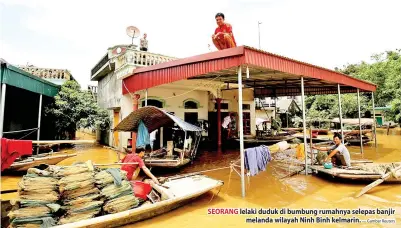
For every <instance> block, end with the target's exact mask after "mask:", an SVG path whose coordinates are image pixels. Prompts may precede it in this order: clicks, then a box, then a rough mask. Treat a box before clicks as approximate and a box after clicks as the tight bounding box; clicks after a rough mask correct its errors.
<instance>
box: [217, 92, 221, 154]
mask: <svg viewBox="0 0 401 228" xmlns="http://www.w3.org/2000/svg"><path fill="white" fill-rule="evenodd" d="M221 100H222V99H221V98H216V103H217V147H218V148H221Z"/></svg>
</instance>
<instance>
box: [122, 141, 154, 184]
mask: <svg viewBox="0 0 401 228" xmlns="http://www.w3.org/2000/svg"><path fill="white" fill-rule="evenodd" d="M144 155H145V148H142V147H141V148H137V149H136V151H135V153H133V152H131V153H129V154H127V155H126V156H125V157H124V158H123V159H122V160H121V163H135V162H137V163H138V164H124V165H122V166H121V169H122V170H124V171H126V172H127V178H128V180H135V179H136V177H137V176H138V174H139V171H140V169H142V170H143V172H144V173H145V174H146V175H147V176H148V177H150V178H151V179H152V180H153V182H155V183H156V184H160V183H159V181H158V180H157V178H156V177H155V176H154V175H153V174H152V173H151V172H150V170H149V169H148V168H147V167H146V166H145V163H144V162H143V160H142V158H143V156H144Z"/></svg>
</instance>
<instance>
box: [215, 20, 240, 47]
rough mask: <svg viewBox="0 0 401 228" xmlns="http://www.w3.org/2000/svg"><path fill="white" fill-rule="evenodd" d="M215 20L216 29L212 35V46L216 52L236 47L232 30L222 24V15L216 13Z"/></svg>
mask: <svg viewBox="0 0 401 228" xmlns="http://www.w3.org/2000/svg"><path fill="white" fill-rule="evenodd" d="M215 19H216V23H217V26H218V27H217V28H216V30H215V31H214V34H213V35H212V41H213V44H214V45H215V46H216V48H217V49H218V50H223V49H227V48H233V47H236V46H237V44H236V42H235V39H234V34H233V28H232V26H231V25H230V24H228V23H226V22H224V14H223V13H217V14H216V16H215Z"/></svg>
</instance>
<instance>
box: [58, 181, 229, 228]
mask: <svg viewBox="0 0 401 228" xmlns="http://www.w3.org/2000/svg"><path fill="white" fill-rule="evenodd" d="M223 184H224V183H223V181H220V180H215V179H212V178H210V177H207V176H204V175H193V176H187V177H182V178H177V179H174V178H171V180H170V181H168V182H166V183H164V184H163V185H162V186H158V185H153V188H154V189H155V190H156V191H158V192H159V193H160V194H161V195H162V201H160V202H156V203H154V204H146V205H142V206H139V207H137V208H134V209H131V210H127V211H123V212H119V213H115V214H109V215H103V216H99V217H96V218H92V219H86V220H82V221H79V222H74V223H68V224H65V225H60V226H56V227H58V228H76V227H117V226H122V225H126V224H130V223H134V222H138V221H141V220H145V219H149V218H151V217H154V216H157V215H161V214H164V213H167V212H169V211H171V210H174V209H176V208H178V207H181V206H183V205H185V204H188V203H189V202H190V201H192V200H194V199H195V198H196V197H198V196H200V195H203V194H204V193H206V192H208V191H210V190H212V189H215V188H218V187H221V186H222V185H223Z"/></svg>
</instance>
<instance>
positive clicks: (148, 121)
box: [114, 106, 202, 132]
mask: <svg viewBox="0 0 401 228" xmlns="http://www.w3.org/2000/svg"><path fill="white" fill-rule="evenodd" d="M141 120H142V121H143V123H144V124H145V126H146V127H147V128H148V131H149V132H152V131H154V130H156V129H158V128H160V127H163V126H165V125H168V124H172V123H175V124H177V125H178V126H179V127H180V128H181V129H182V130H184V131H202V128H200V127H197V126H195V125H192V124H190V123H187V122H185V121H184V120H182V119H180V118H178V117H176V116H174V115H172V114H169V113H167V112H166V111H164V110H161V109H159V108H157V107H153V106H147V107H143V108H139V109H138V110H136V111H133V112H131V113H130V114H129V115H128V116H127V117H125V118H124V119H123V120H122V121H121V122H120V123H119V124H118V125H117V126H116V127H115V128H114V131H129V132H137V131H138V126H139V122H140V121H141Z"/></svg>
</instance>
